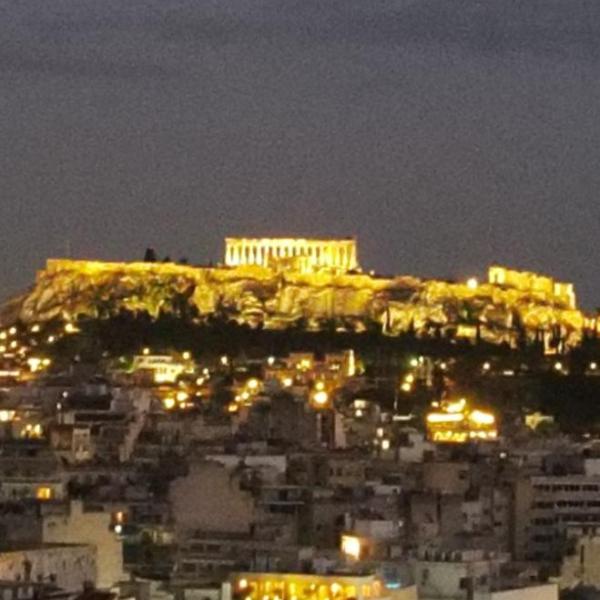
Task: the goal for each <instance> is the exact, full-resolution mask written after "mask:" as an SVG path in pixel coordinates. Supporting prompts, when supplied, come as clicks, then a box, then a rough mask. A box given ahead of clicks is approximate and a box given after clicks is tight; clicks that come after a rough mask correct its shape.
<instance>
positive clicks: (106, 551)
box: [42, 501, 124, 589]
mask: <svg viewBox="0 0 600 600" xmlns="http://www.w3.org/2000/svg"><path fill="white" fill-rule="evenodd" d="M42 541H43V542H44V543H55V544H58V543H62V544H87V545H90V546H93V547H94V548H95V549H96V565H97V578H96V581H95V582H94V583H95V585H96V586H97V587H98V588H101V589H109V588H112V587H114V586H115V585H116V584H117V583H118V582H119V581H120V580H121V579H123V576H124V574H123V548H122V543H121V541H120V540H119V538H118V537H117V535H116V534H115V532H114V530H113V527H112V515H111V514H110V513H108V512H87V511H85V510H84V508H83V505H82V503H81V502H75V501H73V502H71V505H70V508H69V510H68V512H67V513H66V514H58V515H57V514H51V515H47V516H45V517H44V520H43V525H42Z"/></svg>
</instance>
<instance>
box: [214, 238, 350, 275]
mask: <svg viewBox="0 0 600 600" xmlns="http://www.w3.org/2000/svg"><path fill="white" fill-rule="evenodd" d="M285 262H290V263H291V264H292V265H293V266H294V267H295V268H297V269H298V270H299V271H301V272H304V273H310V272H314V271H318V270H320V269H331V270H334V271H340V272H346V271H351V270H353V269H358V260H357V255H356V240H355V239H353V238H345V239H338V240H318V239H305V238H227V239H226V240H225V264H226V265H227V266H229V267H237V266H240V265H260V266H263V267H273V266H275V265H276V264H278V263H279V264H282V263H285Z"/></svg>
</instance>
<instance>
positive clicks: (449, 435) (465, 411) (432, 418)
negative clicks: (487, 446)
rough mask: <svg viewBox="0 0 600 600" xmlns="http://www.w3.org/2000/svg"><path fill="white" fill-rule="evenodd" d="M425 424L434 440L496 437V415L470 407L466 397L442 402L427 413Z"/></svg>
mask: <svg viewBox="0 0 600 600" xmlns="http://www.w3.org/2000/svg"><path fill="white" fill-rule="evenodd" d="M426 426H427V433H428V435H429V438H430V439H431V440H432V441H434V442H451V443H458V444H463V443H465V442H468V441H470V440H494V439H496V438H497V437H498V430H497V428H496V417H495V416H494V415H493V414H492V413H491V412H486V411H483V410H480V409H471V408H470V407H469V403H468V402H467V400H466V398H460V399H459V400H453V401H446V402H443V403H442V404H441V407H440V409H439V410H436V411H433V412H430V413H429V414H428V415H427V417H426Z"/></svg>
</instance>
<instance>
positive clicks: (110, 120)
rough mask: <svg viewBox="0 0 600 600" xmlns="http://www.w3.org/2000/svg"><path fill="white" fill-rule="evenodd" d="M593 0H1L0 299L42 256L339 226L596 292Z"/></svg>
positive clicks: (219, 248)
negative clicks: (538, 274) (535, 272)
mask: <svg viewBox="0 0 600 600" xmlns="http://www.w3.org/2000/svg"><path fill="white" fill-rule="evenodd" d="M599 107H600V2H599V1H598V0H543V1H542V0H522V1H519V0H480V1H474V0H473V1H472V0H295V1H293V0H218V1H217V0H214V1H212V0H211V1H209V0H146V1H142V0H118V1H117V0H78V1H75V0H52V1H51V2H49V1H48V0H27V1H26V2H23V1H22V0H3V1H2V2H0V144H1V145H0V217H1V218H0V257H1V258H2V271H1V272H0V295H2V296H6V295H8V294H10V293H12V292H14V291H17V290H19V289H21V288H23V287H25V286H27V285H28V284H29V283H31V282H32V280H33V277H34V273H35V271H36V269H38V268H40V267H41V266H42V265H43V263H44V261H45V259H46V258H47V257H49V256H62V255H65V253H66V252H67V251H68V249H69V248H70V252H71V255H72V256H73V257H81V258H101V259H133V258H140V257H142V255H143V253H144V249H145V248H146V246H149V245H152V246H154V247H155V248H156V250H157V252H158V253H159V255H161V256H162V255H165V254H169V255H170V256H171V257H172V258H179V257H180V256H184V255H185V256H187V257H189V259H190V260H192V261H194V262H206V261H208V260H211V259H212V260H215V261H216V260H219V259H220V258H221V256H222V253H223V242H222V239H223V237H225V236H226V235H249V236H253V235H305V236H323V237H326V236H340V235H356V236H357V237H358V240H359V254H360V259H361V262H362V263H363V265H364V266H365V267H366V268H369V269H370V268H375V269H377V270H378V271H381V272H383V273H391V272H394V273H399V274H415V275H421V276H439V277H466V276H468V275H471V274H483V273H484V272H485V269H486V267H487V265H488V264H489V263H491V262H494V261H497V262H502V263H507V264H510V265H514V266H515V267H521V268H527V269H534V270H541V271H545V272H548V273H550V274H554V275H556V276H557V277H559V278H563V279H567V280H571V281H574V282H575V284H576V286H577V289H578V291H579V293H580V296H581V297H582V300H583V302H584V304H585V305H587V306H588V307H596V306H600V279H599V278H598V276H597V271H598V269H597V267H598V257H597V251H596V246H597V244H598V243H599V241H600V202H599V200H598V198H597V196H598V192H599V190H600V185H599V184H600V164H599V153H600V118H599V117H600V114H599V113H600V108H599Z"/></svg>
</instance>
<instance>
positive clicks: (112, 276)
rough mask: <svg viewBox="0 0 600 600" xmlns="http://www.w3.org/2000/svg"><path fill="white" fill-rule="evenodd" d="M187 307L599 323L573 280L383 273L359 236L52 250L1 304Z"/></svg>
mask: <svg viewBox="0 0 600 600" xmlns="http://www.w3.org/2000/svg"><path fill="white" fill-rule="evenodd" d="M182 309H185V310H186V313H191V314H193V315H194V317H193V318H196V319H202V318H206V317H208V316H211V315H212V316H218V317H219V318H225V319H227V320H236V321H237V322H239V323H247V324H249V325H250V326H253V327H256V326H263V327H265V328H270V329H284V328H286V327H289V326H291V325H293V324H296V325H298V323H302V324H303V326H304V327H307V328H309V329H315V330H317V329H320V328H323V327H325V326H331V324H332V323H334V324H335V327H336V328H337V329H345V330H351V331H363V330H365V329H367V328H369V329H372V328H373V327H376V328H378V329H380V330H381V331H382V332H383V333H384V334H387V335H392V336H393V335H398V334H401V333H402V332H407V331H412V332H414V334H415V335H416V336H423V337H425V336H430V337H434V336H452V337H457V338H468V339H481V340H485V341H489V342H492V343H502V342H508V343H510V344H511V345H514V344H515V343H516V340H517V339H518V338H519V336H520V337H521V339H522V338H523V336H525V337H527V338H529V339H531V340H534V339H535V340H539V341H542V340H543V341H545V342H546V343H547V344H549V343H550V341H551V340H552V339H557V338H560V339H561V340H562V341H563V343H565V344H567V345H574V344H576V343H578V342H579V341H580V339H581V338H582V336H583V334H584V331H585V330H586V328H590V327H595V320H592V319H587V318H586V317H585V315H584V314H583V313H582V311H580V310H579V309H578V308H577V306H576V299H575V293H574V290H573V286H572V285H571V284H567V283H560V282H556V281H554V280H553V279H551V278H550V277H545V276H540V275H536V274H533V273H528V272H522V271H515V270H510V269H507V268H504V267H500V266H493V267H491V268H490V269H489V272H488V280H487V282H480V283H477V282H475V281H474V280H469V281H465V282H457V283H454V282H445V281H437V280H423V279H419V278H416V277H412V276H395V277H378V276H374V275H368V274H365V273H363V272H361V270H360V268H359V265H358V259H357V248H356V242H355V240H352V239H344V240H302V239H295V238H294V239H247V238H228V239H227V241H226V252H225V261H224V264H223V265H219V266H214V267H213V266H207V267H195V266H187V265H180V264H175V263H158V262H131V263H117V262H98V261H81V260H64V259H50V260H48V262H47V265H46V268H45V269H44V270H42V271H40V272H39V273H38V275H37V279H36V283H35V286H34V288H33V289H32V290H31V292H29V293H28V294H27V295H25V296H24V297H22V298H20V299H15V300H14V301H12V302H10V303H9V304H7V305H6V306H5V307H4V310H3V315H2V320H3V322H5V323H6V322H9V321H14V320H16V319H20V320H22V321H23V322H25V323H33V322H42V321H47V320H50V319H53V318H65V319H75V318H77V317H79V316H84V315H85V316H89V317H99V318H103V317H106V316H110V315H111V314H116V313H117V312H119V311H121V310H127V311H134V312H139V311H145V312H147V313H149V314H150V315H153V316H157V315H158V314H159V313H160V312H161V311H163V312H171V313H177V314H179V313H181V311H182Z"/></svg>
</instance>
